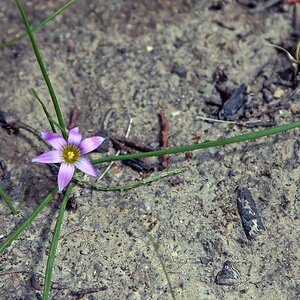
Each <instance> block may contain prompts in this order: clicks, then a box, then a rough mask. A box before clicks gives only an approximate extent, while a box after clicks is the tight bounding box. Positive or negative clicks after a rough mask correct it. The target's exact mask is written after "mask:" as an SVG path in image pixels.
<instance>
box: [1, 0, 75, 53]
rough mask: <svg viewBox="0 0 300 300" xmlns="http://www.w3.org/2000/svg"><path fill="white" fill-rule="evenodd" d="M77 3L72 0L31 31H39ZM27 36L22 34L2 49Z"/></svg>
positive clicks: (2, 46) (5, 44) (3, 45)
mask: <svg viewBox="0 0 300 300" xmlns="http://www.w3.org/2000/svg"><path fill="white" fill-rule="evenodd" d="M76 1H77V0H71V1H69V2H67V3H66V4H65V5H63V6H62V7H61V8H60V9H58V10H57V11H55V12H54V13H53V14H52V15H50V16H49V17H48V18H46V19H45V20H44V21H42V22H41V23H39V24H38V25H36V26H34V27H32V29H31V30H32V31H35V30H38V29H39V28H41V27H42V26H43V25H45V24H47V23H48V22H50V21H51V20H53V19H54V18H55V17H56V16H58V15H59V14H61V13H62V12H63V11H64V10H65V9H66V8H68V7H69V6H70V5H72V4H73V3H74V2H76ZM26 35H27V32H26V33H21V34H19V35H17V36H16V37H14V38H12V39H11V40H9V41H7V42H5V43H4V44H2V45H0V49H2V48H4V47H6V46H10V45H11V44H13V43H14V42H17V41H19V40H21V39H23V38H24V37H26Z"/></svg>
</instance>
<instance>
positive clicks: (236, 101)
mask: <svg viewBox="0 0 300 300" xmlns="http://www.w3.org/2000/svg"><path fill="white" fill-rule="evenodd" d="M245 89H246V85H245V84H244V83H242V84H241V85H240V86H239V87H238V88H237V89H235V90H234V91H233V93H232V94H231V96H230V97H229V98H228V100H226V101H225V103H224V105H223V108H222V109H221V111H220V113H219V118H220V119H221V120H222V119H226V118H228V117H231V116H233V115H234V114H236V113H237V112H238V110H239V109H240V108H241V107H242V106H243V105H244V104H245V97H244V92H245Z"/></svg>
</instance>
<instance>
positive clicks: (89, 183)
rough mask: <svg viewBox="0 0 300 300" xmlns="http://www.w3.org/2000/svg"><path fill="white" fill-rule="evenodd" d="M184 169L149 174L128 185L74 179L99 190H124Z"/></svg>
mask: <svg viewBox="0 0 300 300" xmlns="http://www.w3.org/2000/svg"><path fill="white" fill-rule="evenodd" d="M184 171H186V169H184V168H179V169H174V170H170V171H165V172H161V173H159V174H158V175H153V176H149V177H148V178H145V179H142V180H137V181H134V182H132V183H129V184H126V185H116V186H105V185H99V184H97V183H96V182H92V181H88V180H83V179H81V178H79V177H77V176H75V177H73V179H75V180H76V181H77V182H78V183H80V184H84V185H88V186H90V187H92V188H94V189H95V190H98V191H124V190H129V189H134V188H137V187H139V186H141V185H145V184H147V183H150V182H153V181H157V180H159V179H161V178H164V177H167V176H171V175H175V174H179V173H182V172H184Z"/></svg>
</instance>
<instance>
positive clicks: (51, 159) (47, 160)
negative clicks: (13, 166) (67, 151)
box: [32, 150, 63, 164]
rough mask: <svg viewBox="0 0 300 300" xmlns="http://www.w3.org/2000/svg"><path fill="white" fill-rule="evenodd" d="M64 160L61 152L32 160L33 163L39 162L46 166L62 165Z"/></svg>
mask: <svg viewBox="0 0 300 300" xmlns="http://www.w3.org/2000/svg"><path fill="white" fill-rule="evenodd" d="M62 161H63V158H62V156H61V151H58V150H53V151H49V152H46V153H43V154H41V155H39V156H37V157H36V158H34V159H32V162H39V163H44V164H55V163H61V162H62Z"/></svg>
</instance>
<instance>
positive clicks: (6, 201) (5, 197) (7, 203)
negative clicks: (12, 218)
mask: <svg viewBox="0 0 300 300" xmlns="http://www.w3.org/2000/svg"><path fill="white" fill-rule="evenodd" d="M0 197H2V198H3V200H4V202H5V203H6V205H7V206H8V207H9V209H10V210H11V212H12V214H13V215H15V214H17V210H16V209H15V208H14V206H13V204H12V202H11V200H10V198H9V197H8V196H7V194H6V193H5V192H4V190H3V189H2V188H1V186H0Z"/></svg>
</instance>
